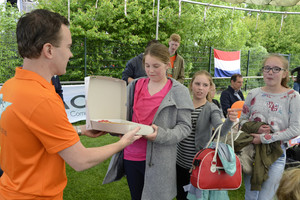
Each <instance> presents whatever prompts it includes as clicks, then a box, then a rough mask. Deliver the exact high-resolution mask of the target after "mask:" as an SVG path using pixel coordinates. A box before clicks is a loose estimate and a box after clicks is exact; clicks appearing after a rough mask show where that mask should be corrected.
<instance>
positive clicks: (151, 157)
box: [103, 78, 194, 200]
mask: <svg viewBox="0 0 300 200" xmlns="http://www.w3.org/2000/svg"><path fill="white" fill-rule="evenodd" d="M137 80H138V79H136V80H134V81H133V82H132V83H130V84H129V85H128V101H127V102H128V106H127V108H128V110H127V114H128V120H131V118H132V108H133V99H134V88H135V84H136V81H137ZM171 80H172V88H171V90H170V91H169V92H168V94H167V95H166V96H165V98H164V99H163V101H162V102H161V104H160V106H159V108H158V110H157V112H156V114H155V116H154V119H153V124H155V125H157V126H158V134H157V137H156V139H155V141H153V142H151V141H148V143H147V155H146V170H145V182H144V189H143V194H142V199H144V200H158V199H159V200H171V199H173V198H174V197H175V196H176V147H177V143H178V142H180V141H181V140H183V139H184V138H185V137H187V136H188V135H189V134H190V132H191V112H192V111H193V109H194V107H193V103H192V100H191V98H190V94H189V91H188V89H187V88H186V87H185V86H184V85H182V84H180V83H179V82H178V81H176V80H175V79H172V78H171ZM119 155H120V153H119ZM117 158H118V155H117V154H116V156H113V158H112V159H111V164H110V166H109V168H108V171H107V174H106V177H105V178H104V181H103V183H109V182H112V181H115V180H117V179H120V178H121V177H122V175H121V176H120V174H119V176H118V177H113V176H114V173H115V171H116V170H118V171H120V170H121V169H119V168H116V167H113V165H112V163H116V161H115V160H114V159H117ZM123 175H124V174H123Z"/></svg>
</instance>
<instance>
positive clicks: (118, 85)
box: [85, 76, 154, 135]
mask: <svg viewBox="0 0 300 200" xmlns="http://www.w3.org/2000/svg"><path fill="white" fill-rule="evenodd" d="M85 100H86V128H87V129H94V130H101V131H106V132H110V133H119V134H124V133H127V132H128V131H130V130H132V129H134V128H136V127H137V126H138V127H140V128H141V129H140V130H139V131H138V133H137V134H141V135H148V134H151V133H153V131H154V130H153V128H152V127H151V126H148V125H144V124H138V123H135V122H131V121H127V120H126V112H127V108H126V101H127V88H126V82H125V81H123V80H120V79H116V78H111V77H106V76H90V77H86V78H85ZM105 121H106V122H105ZM107 121H108V122H107Z"/></svg>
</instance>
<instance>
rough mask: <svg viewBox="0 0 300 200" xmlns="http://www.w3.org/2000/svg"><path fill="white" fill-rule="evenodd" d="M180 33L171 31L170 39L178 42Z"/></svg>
mask: <svg viewBox="0 0 300 200" xmlns="http://www.w3.org/2000/svg"><path fill="white" fill-rule="evenodd" d="M180 39H181V37H180V35H178V34H176V33H173V34H172V35H171V36H170V41H174V42H179V43H180Z"/></svg>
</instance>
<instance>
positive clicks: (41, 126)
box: [0, 9, 140, 200]
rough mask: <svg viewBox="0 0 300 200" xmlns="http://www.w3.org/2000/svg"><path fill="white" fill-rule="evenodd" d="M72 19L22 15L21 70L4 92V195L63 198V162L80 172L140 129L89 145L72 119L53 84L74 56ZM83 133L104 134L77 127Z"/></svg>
mask: <svg viewBox="0 0 300 200" xmlns="http://www.w3.org/2000/svg"><path fill="white" fill-rule="evenodd" d="M68 25H69V22H68V20H67V19H66V18H65V17H63V16H61V15H59V14H57V13H53V12H50V11H47V10H42V9H38V10H34V11H32V12H30V13H27V14H25V15H23V16H22V17H21V18H20V20H19V22H18V24H17V42H18V50H19V54H20V55H21V56H22V58H23V68H20V67H19V68H16V73H15V76H14V77H13V78H12V79H10V80H8V81H7V82H6V83H5V84H4V85H3V87H2V88H1V90H0V133H1V136H0V143H1V157H0V161H1V168H2V169H3V171H4V173H3V175H2V177H1V178H0V199H22V200H23V199H44V200H45V199H49V200H50V199H51V200H54V199H55V200H56V199H59V200H62V199H63V190H64V188H65V186H66V184H67V177H66V172H65V162H67V163H68V164H69V165H70V166H71V167H72V168H74V169H75V170H76V171H81V170H85V169H88V168H90V167H93V166H95V165H97V164H99V163H101V162H102V161H104V160H106V159H108V158H109V157H110V156H112V155H113V154H115V153H117V152H118V151H120V150H122V149H123V148H124V147H125V146H127V145H129V144H131V143H132V142H134V141H135V140H136V139H139V138H140V136H136V132H137V131H138V129H139V128H136V129H135V130H133V131H130V132H128V133H127V134H125V135H124V136H123V137H122V138H121V139H120V140H119V141H118V142H116V143H113V144H109V145H106V146H102V147H96V148H85V147H84V146H83V145H82V143H81V142H80V138H79V137H78V134H77V133H76V131H75V129H74V127H73V126H72V124H70V122H69V121H68V118H67V114H66V112H65V108H64V104H63V102H62V100H61V99H60V97H59V95H58V94H57V93H56V92H55V89H54V86H53V85H52V84H51V78H52V77H53V76H54V75H62V74H64V73H66V67H67V63H68V61H69V58H70V57H72V56H73V55H72V53H71V50H70V48H71V45H72V39H71V33H70V30H69V28H68ZM76 129H77V131H79V132H82V134H83V135H86V136H90V137H97V136H100V135H103V134H105V133H103V132H98V131H92V130H85V126H81V127H76Z"/></svg>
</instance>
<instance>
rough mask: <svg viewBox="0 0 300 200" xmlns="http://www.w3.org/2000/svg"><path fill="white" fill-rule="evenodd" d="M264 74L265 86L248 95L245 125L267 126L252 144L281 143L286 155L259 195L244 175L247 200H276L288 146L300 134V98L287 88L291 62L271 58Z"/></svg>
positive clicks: (280, 158)
mask: <svg viewBox="0 0 300 200" xmlns="http://www.w3.org/2000/svg"><path fill="white" fill-rule="evenodd" d="M262 72H263V77H264V82H265V85H264V86H263V87H260V88H255V89H253V90H251V91H250V92H249V93H248V95H247V98H246V100H245V104H244V106H243V112H242V115H241V124H242V125H243V124H244V123H245V122H248V121H258V122H265V123H267V124H268V125H262V126H261V127H260V128H259V130H258V132H257V133H253V134H251V135H252V136H253V137H254V139H253V141H252V143H253V144H270V143H273V142H276V141H281V147H282V150H283V152H284V153H283V154H282V156H281V157H279V158H278V159H277V160H276V161H275V162H274V163H273V164H272V165H271V166H270V167H269V171H268V178H267V179H266V180H265V181H264V182H263V184H262V186H261V189H260V190H259V191H258V190H251V175H244V177H243V178H244V183H245V200H271V199H273V197H274V195H275V193H276V190H277V188H278V185H279V182H280V178H281V176H282V173H283V171H284V167H285V160H286V151H285V150H286V147H285V143H286V142H288V141H289V140H290V139H292V138H293V137H296V136H298V135H299V134H300V115H299V113H300V104H299V102H300V96H299V93H298V92H296V91H295V90H293V89H290V88H289V87H288V85H287V84H288V81H289V63H288V60H287V59H286V58H284V57H283V56H281V55H278V54H271V55H269V56H268V57H267V58H266V59H265V60H264V61H263V67H262ZM271 132H272V133H271ZM256 153H259V152H256Z"/></svg>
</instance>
